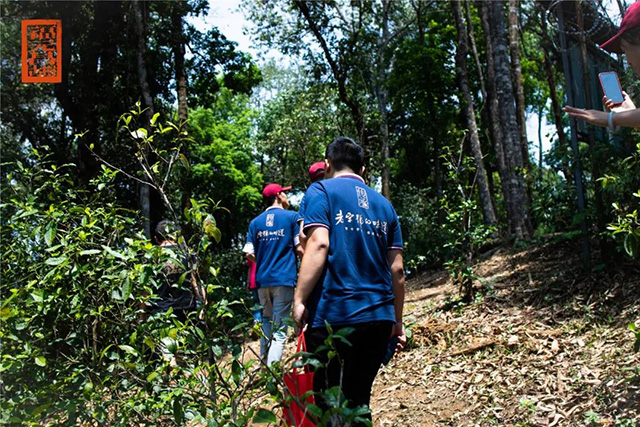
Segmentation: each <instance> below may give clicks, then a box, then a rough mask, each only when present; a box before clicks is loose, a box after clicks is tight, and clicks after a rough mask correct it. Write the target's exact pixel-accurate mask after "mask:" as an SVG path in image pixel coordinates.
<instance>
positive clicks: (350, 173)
mask: <svg viewBox="0 0 640 427" xmlns="http://www.w3.org/2000/svg"><path fill="white" fill-rule="evenodd" d="M341 175H358V174H357V173H355V172H354V171H352V170H351V169H349V168H345V169H342V170H339V171H336V172H335V173H334V174H333V177H334V178H337V177H339V176H341ZM358 176H360V175H358Z"/></svg>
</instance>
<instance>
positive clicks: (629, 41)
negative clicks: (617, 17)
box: [563, 2, 640, 130]
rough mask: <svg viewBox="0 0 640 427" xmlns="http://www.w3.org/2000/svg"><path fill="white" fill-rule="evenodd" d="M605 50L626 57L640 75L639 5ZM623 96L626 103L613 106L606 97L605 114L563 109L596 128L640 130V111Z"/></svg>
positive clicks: (629, 99) (634, 6)
mask: <svg viewBox="0 0 640 427" xmlns="http://www.w3.org/2000/svg"><path fill="white" fill-rule="evenodd" d="M600 47H601V48H602V49H604V50H606V51H609V52H613V53H617V54H618V55H620V54H623V53H624V55H625V56H626V57H627V62H628V63H629V66H630V67H631V69H633V71H635V72H636V73H638V74H640V2H635V3H634V4H632V5H631V6H630V7H629V9H627V12H626V13H625V15H624V18H622V22H621V23H620V28H619V29H618V32H617V33H616V34H615V35H614V36H613V37H611V38H610V39H609V40H607V41H606V42H604V43H603V44H601V45H600ZM623 94H624V102H623V103H622V104H620V105H619V106H614V104H613V102H612V101H611V100H609V99H607V97H606V96H605V97H604V98H603V99H602V100H603V102H604V105H605V109H606V111H599V110H585V109H582V108H575V107H571V106H569V105H567V106H566V107H564V108H563V111H565V112H566V113H567V114H569V115H570V116H571V117H574V118H576V119H579V120H584V121H586V122H587V123H591V124H593V125H597V126H603V127H607V126H608V127H609V129H610V130H614V129H615V128H616V127H617V126H626V127H636V128H638V127H640V109H639V108H636V106H635V105H634V103H633V101H632V100H631V98H629V95H627V93H626V92H623Z"/></svg>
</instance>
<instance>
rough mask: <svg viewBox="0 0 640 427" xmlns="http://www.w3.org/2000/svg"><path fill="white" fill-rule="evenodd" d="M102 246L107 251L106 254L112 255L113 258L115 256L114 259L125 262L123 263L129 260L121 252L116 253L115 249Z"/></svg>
mask: <svg viewBox="0 0 640 427" xmlns="http://www.w3.org/2000/svg"><path fill="white" fill-rule="evenodd" d="M100 246H102V249H104V250H105V252H106V253H108V254H109V255H111V256H113V257H116V258H119V259H121V260H123V261H126V260H127V257H125V256H124V255H122V254H121V253H120V252H116V251H114V250H113V249H111V248H110V247H109V246H105V245H100Z"/></svg>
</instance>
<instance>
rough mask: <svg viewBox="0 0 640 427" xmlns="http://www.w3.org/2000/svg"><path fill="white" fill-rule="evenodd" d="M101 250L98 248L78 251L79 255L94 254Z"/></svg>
mask: <svg viewBox="0 0 640 427" xmlns="http://www.w3.org/2000/svg"><path fill="white" fill-rule="evenodd" d="M101 252H102V251H101V250H100V249H86V250H84V251H81V252H80V255H96V254H99V253H101Z"/></svg>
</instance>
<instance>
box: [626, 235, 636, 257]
mask: <svg viewBox="0 0 640 427" xmlns="http://www.w3.org/2000/svg"><path fill="white" fill-rule="evenodd" d="M624 250H625V251H626V252H627V253H628V254H629V256H630V257H632V258H636V257H637V256H638V239H637V238H636V236H635V235H633V234H627V235H626V236H625V237H624Z"/></svg>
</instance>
